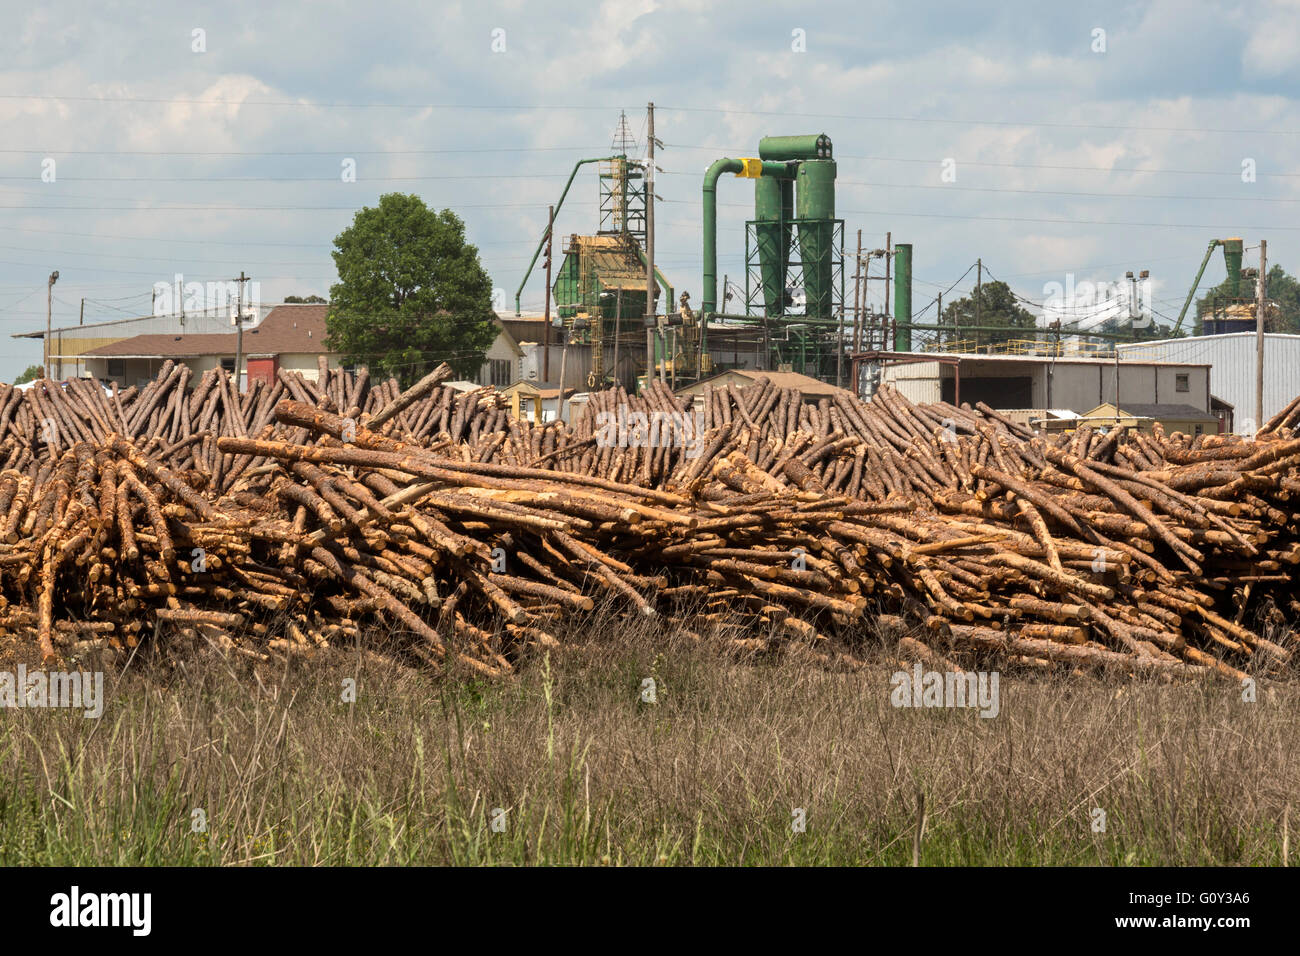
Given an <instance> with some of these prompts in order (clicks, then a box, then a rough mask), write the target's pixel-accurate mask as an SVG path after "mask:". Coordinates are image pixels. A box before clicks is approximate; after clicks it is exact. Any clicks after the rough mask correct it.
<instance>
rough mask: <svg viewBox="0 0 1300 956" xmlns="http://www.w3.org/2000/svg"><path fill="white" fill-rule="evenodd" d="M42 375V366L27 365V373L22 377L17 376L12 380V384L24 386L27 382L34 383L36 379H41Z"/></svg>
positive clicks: (43, 369) (43, 368)
mask: <svg viewBox="0 0 1300 956" xmlns="http://www.w3.org/2000/svg"><path fill="white" fill-rule="evenodd" d="M44 375H45V367H44V366H42V365H29V366H27V371H25V372H23V374H22V375H19V376H18V377H17V378H16V379H14V384H15V385H23V384H26V383H27V382H34V381H36V380H37V379H38V378H42V377H43V376H44Z"/></svg>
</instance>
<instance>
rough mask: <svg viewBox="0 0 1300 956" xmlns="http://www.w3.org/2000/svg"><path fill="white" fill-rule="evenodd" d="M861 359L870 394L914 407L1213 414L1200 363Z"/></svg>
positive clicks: (879, 355)
mask: <svg viewBox="0 0 1300 956" xmlns="http://www.w3.org/2000/svg"><path fill="white" fill-rule="evenodd" d="M862 358H863V365H864V366H865V367H864V369H863V371H864V372H865V374H864V376H863V380H864V382H865V384H866V386H867V392H868V394H869V393H870V392H871V391H874V389H875V388H878V387H879V386H880V385H882V384H884V383H890V384H892V385H894V386H895V387H896V388H897V389H898V390H899V392H900V393H901V394H902V395H903V396H905V397H906V398H907V399H908V400H910V401H913V402H939V401H944V402H953V403H956V404H961V403H970V404H971V405H975V404H976V403H977V402H985V403H986V404H988V405H990V406H992V407H994V408H999V409H1053V408H1056V409H1073V410H1074V411H1076V412H1086V411H1088V410H1089V409H1093V408H1096V407H1097V406H1098V405H1101V404H1103V403H1106V402H1110V403H1114V404H1118V405H1120V406H1131V405H1136V404H1142V405H1170V404H1179V405H1192V406H1195V407H1196V408H1197V409H1199V410H1201V411H1204V412H1209V411H1210V410H1211V401H1210V374H1211V373H1210V366H1209V363H1208V362H1202V361H1197V360H1190V359H1189V360H1187V361H1166V360H1160V359H1143V360H1139V361H1134V360H1132V359H1128V360H1121V361H1119V362H1116V361H1115V360H1114V359H1096V358H1073V357H1071V358H1052V357H1050V356H1033V355H980V354H958V353H935V352H875V353H867V354H866V355H864V356H863V357H862ZM1117 386H1118V393H1119V394H1118V400H1117V399H1116V388H1117ZM1215 394H1218V392H1217V390H1216V392H1215Z"/></svg>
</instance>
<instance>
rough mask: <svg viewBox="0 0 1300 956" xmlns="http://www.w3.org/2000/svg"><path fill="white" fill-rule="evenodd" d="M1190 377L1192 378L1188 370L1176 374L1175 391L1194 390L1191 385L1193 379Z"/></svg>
mask: <svg viewBox="0 0 1300 956" xmlns="http://www.w3.org/2000/svg"><path fill="white" fill-rule="evenodd" d="M1190 379H1191V376H1190V375H1188V374H1187V373H1186V372H1180V373H1179V374H1177V375H1175V376H1174V391H1175V392H1190V391H1191V390H1192V386H1191V381H1190Z"/></svg>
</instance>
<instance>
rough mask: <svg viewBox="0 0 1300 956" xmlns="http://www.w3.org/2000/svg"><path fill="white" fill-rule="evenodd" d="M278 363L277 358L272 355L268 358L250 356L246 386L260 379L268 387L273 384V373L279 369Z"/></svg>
mask: <svg viewBox="0 0 1300 956" xmlns="http://www.w3.org/2000/svg"><path fill="white" fill-rule="evenodd" d="M279 365H280V363H279V360H278V359H277V358H276V357H275V356H274V355H272V356H270V357H269V358H250V359H249V360H248V386H247V387H249V388H252V386H253V383H254V382H257V381H262V382H265V383H266V387H267V388H270V387H271V386H272V385H274V384H275V373H276V372H277V371H278V370H279Z"/></svg>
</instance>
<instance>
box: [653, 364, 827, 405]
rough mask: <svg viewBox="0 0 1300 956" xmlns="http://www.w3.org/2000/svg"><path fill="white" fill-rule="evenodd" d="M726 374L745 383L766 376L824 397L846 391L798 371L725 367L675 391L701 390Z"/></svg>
mask: <svg viewBox="0 0 1300 956" xmlns="http://www.w3.org/2000/svg"><path fill="white" fill-rule="evenodd" d="M728 376H737V377H740V378H744V379H748V380H749V381H748V382H747V383H746V384H748V385H752V384H754V383H755V382H757V381H758V380H759V379H760V378H768V379H771V381H772V384H773V385H775V386H776V387H777V388H796V389H798V390H799V391H801V392H803V394H805V395H816V396H821V397H826V398H829V397H830V396H832V395H835V394H836V393H838V392H848V389H844V388H838V387H837V386H835V385H831V384H829V383H827V382H822V381H819V380H818V379H815V378H812V377H810V376H808V375H802V374H800V373H799V372H765V371H763V370H762V369H752V368H733V369H727V370H726V371H723V372H719V373H718V374H717V375H713V376H711V377H709V378H704V379H700V380H699V381H698V382H694V383H692V384H690V385H687V386H684V387H682V388H679V389H678V390H677V391H678V392H686V393H691V394H693V393H695V392H699V391H702V390H703V386H705V385H712V384H722V382H720V381H719V380H722V381H723V382H725V380H726V378H727V377H728ZM737 387H739V388H744V387H746V386H745V385H738V386H737Z"/></svg>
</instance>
